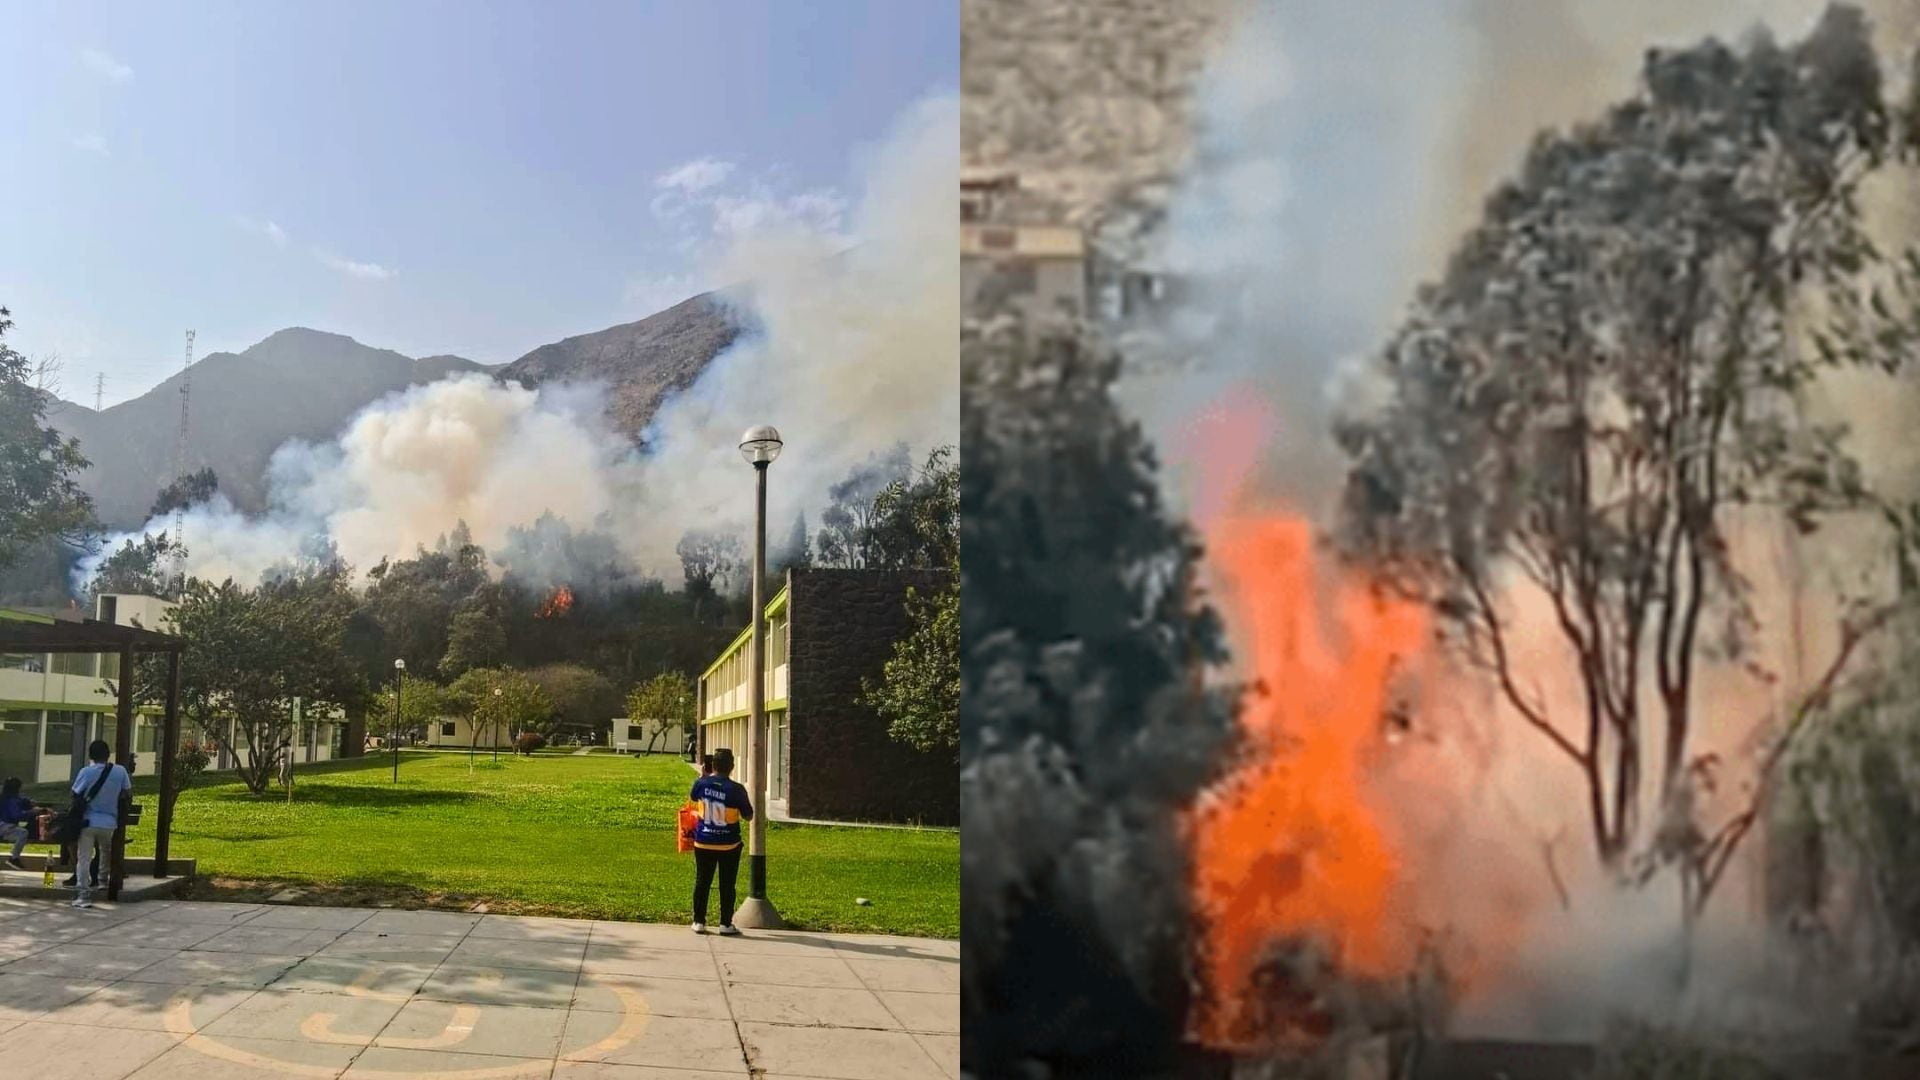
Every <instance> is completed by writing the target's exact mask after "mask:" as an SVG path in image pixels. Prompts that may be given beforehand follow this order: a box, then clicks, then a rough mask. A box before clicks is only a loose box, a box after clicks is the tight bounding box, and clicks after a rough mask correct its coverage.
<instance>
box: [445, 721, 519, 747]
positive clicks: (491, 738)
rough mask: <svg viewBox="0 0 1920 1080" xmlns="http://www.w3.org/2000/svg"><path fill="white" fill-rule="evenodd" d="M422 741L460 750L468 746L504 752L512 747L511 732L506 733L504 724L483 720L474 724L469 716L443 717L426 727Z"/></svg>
mask: <svg viewBox="0 0 1920 1080" xmlns="http://www.w3.org/2000/svg"><path fill="white" fill-rule="evenodd" d="M423 741H424V742H425V743H426V744H427V745H428V746H440V747H457V748H459V749H462V750H464V749H466V748H468V747H470V746H477V747H479V748H481V749H482V750H492V749H494V748H495V747H498V748H500V749H502V750H505V749H508V748H510V747H512V746H513V732H511V731H508V730H507V725H505V724H490V723H488V722H487V721H485V720H481V721H479V722H477V723H476V722H475V721H474V719H473V718H472V717H470V716H443V717H441V718H439V719H438V720H435V721H434V722H432V723H431V724H428V725H427V737H426V739H425V740H423Z"/></svg>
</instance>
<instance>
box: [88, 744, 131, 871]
mask: <svg viewBox="0 0 1920 1080" xmlns="http://www.w3.org/2000/svg"><path fill="white" fill-rule="evenodd" d="M111 754H112V751H111V750H109V749H108V747H107V743H106V740H105V739H95V740H93V745H91V746H89V747H87V757H88V758H90V759H92V761H93V764H91V765H88V766H87V767H86V768H84V769H81V770H80V775H78V776H76V777H74V778H73V793H74V794H75V795H85V794H86V793H87V792H88V791H90V790H92V788H93V785H94V782H95V781H97V780H100V778H101V773H102V772H103V771H104V772H105V774H106V779H105V781H104V782H103V783H101V784H100V790H98V791H96V792H94V795H93V798H92V799H91V800H90V801H88V803H87V827H86V828H85V829H82V830H81V831H80V842H79V843H78V844H77V845H76V847H77V850H76V851H75V852H74V854H73V865H74V868H75V872H74V875H73V887H74V892H75V893H76V894H77V895H75V896H74V898H73V906H74V907H77V908H90V907H92V906H93V890H94V888H95V887H96V886H98V885H99V884H100V882H99V879H98V878H96V877H95V876H94V874H92V873H82V872H80V871H81V869H82V868H90V867H89V864H91V863H92V862H93V860H94V857H95V856H97V855H99V854H100V853H101V852H102V851H106V850H108V849H109V848H110V847H111V846H112V844H113V830H115V829H117V828H119V827H120V798H121V796H123V795H126V794H128V793H130V792H131V791H132V790H133V777H131V776H130V775H128V773H127V770H126V768H125V767H124V766H120V765H114V764H112V763H110V762H109V761H108V760H107V759H108V758H109V757H110V756H111Z"/></svg>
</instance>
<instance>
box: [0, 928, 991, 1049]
mask: <svg viewBox="0 0 1920 1080" xmlns="http://www.w3.org/2000/svg"><path fill="white" fill-rule="evenodd" d="M959 990H960V947H959V943H958V942H954V941H939V940H929V939H923V938H896V937H883V936H869V935H854V934H814V933H803V932H784V933H771V932H760V931H749V932H748V933H747V934H746V935H744V936H742V937H739V938H721V937H717V936H706V937H701V936H698V935H695V934H694V933H692V932H691V931H690V930H688V929H687V928H686V927H684V926H666V925H656V924H647V923H621V922H588V921H584V920H571V919H542V918H520V917H515V916H506V915H470V914H459V913H453V912H436V911H391V910H385V911H376V910H368V909H358V908H326V907H288V906H268V905H257V904H208V903H190V902H168V901H147V902H143V903H134V904H120V905H104V904H103V905H101V906H100V907H97V908H94V909H93V910H91V911H75V910H73V909H72V908H69V907H67V906H65V904H63V903H61V902H59V901H49V900H38V899H35V900H27V899H15V898H8V897H0V1065H3V1066H4V1068H3V1069H0V1071H4V1072H5V1074H6V1075H8V1076H18V1077H23V1078H31V1080H66V1078H71V1080H118V1078H122V1077H136V1078H138V1080H178V1078H188V1080H228V1078H233V1080H239V1078H242V1077H267V1076H290V1077H301V1078H304V1080H330V1078H333V1077H341V1076H345V1077H367V1078H378V1080H401V1078H406V1080H418V1078H421V1077H447V1078H450V1080H533V1078H551V1080H722V1078H740V1077H748V1076H753V1077H764V1078H766V1080H781V1078H800V1077H832V1078H836V1080H895V1078H900V1080H922V1078H927V1077H932V1078H936V1080H937V1078H940V1077H948V1078H957V1077H958V1076H959V1071H960V1040H959V1035H958V1032H959V1024H960V997H959Z"/></svg>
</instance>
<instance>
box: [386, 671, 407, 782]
mask: <svg viewBox="0 0 1920 1080" xmlns="http://www.w3.org/2000/svg"><path fill="white" fill-rule="evenodd" d="M393 673H394V674H393V730H392V731H391V732H390V734H391V735H392V736H393V782H394V783H396V784H397V783H399V782H400V695H401V694H402V693H403V692H404V688H405V686H406V682H407V662H406V661H405V660H395V661H394V662H393Z"/></svg>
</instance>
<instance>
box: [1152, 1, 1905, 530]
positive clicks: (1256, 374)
mask: <svg viewBox="0 0 1920 1080" xmlns="http://www.w3.org/2000/svg"><path fill="white" fill-rule="evenodd" d="M1863 6H1864V7H1865V9H1866V10H1867V12H1868V15H1869V17H1870V18H1872V19H1873V20H1874V23H1875V26H1876V28H1877V30H1878V35H1879V43H1880V45H1881V47H1882V50H1883V52H1884V53H1885V54H1886V55H1887V56H1888V58H1889V64H1888V69H1889V72H1890V73H1891V74H1893V75H1895V76H1897V75H1898V74H1899V73H1900V72H1902V71H1904V70H1905V60H1906V57H1908V56H1910V55H1911V53H1912V49H1913V47H1914V45H1915V44H1916V43H1920V5H1913V4H1909V3H1905V2H1904V0H1869V2H1867V3H1865V4H1864V5H1863ZM1825 7H1826V2H1825V0H1622V2H1617V3H1605V4H1595V3H1589V2H1584V0H1353V2H1350V3H1345V4H1321V3H1314V2H1312V0H1242V2H1241V3H1240V4H1239V5H1238V8H1237V12H1238V14H1237V21H1236V22H1235V24H1234V25H1233V28H1232V30H1231V32H1230V33H1228V34H1226V35H1225V36H1224V38H1223V41H1222V44H1221V45H1220V47H1219V48H1218V50H1217V51H1216V53H1215V55H1214V56H1213V57H1212V58H1211V60H1210V62H1209V63H1208V65H1207V67H1206V69H1205V72H1204V74H1203V75H1202V77H1201V79H1200V82H1199V84H1198V85H1197V87H1196V90H1195V94H1194V98H1193V102H1192V106H1191V110H1192V111H1191V123H1192V124H1193V126H1194V129H1195V138H1194V151H1193V156H1192V159H1191V161H1190V163H1189V165H1188V167H1187V169H1186V170H1185V173H1184V176H1183V179H1182V181H1181V183H1180V185H1179V187H1178V190H1177V192H1176V194H1175V195H1174V198H1173V201H1172V203H1171V205H1170V206H1169V208H1168V217H1167V220H1166V222H1165V224H1164V227H1163V228H1161V229H1160V230H1159V231H1158V232H1157V234H1156V235H1154V236H1152V237H1150V238H1149V239H1148V241H1147V247H1148V249H1149V250H1150V251H1151V252H1153V255H1152V258H1153V259H1154V260H1155V261H1156V262H1157V263H1159V264H1161V265H1163V266H1164V267H1165V268H1167V269H1168V270H1171V271H1173V272H1175V273H1180V274H1185V275H1192V276H1194V277H1196V278H1198V279H1199V290H1198V295H1197V296H1196V297H1195V299H1194V301H1193V302H1192V303H1191V304H1188V305H1186V306H1185V307H1184V308H1183V309H1182V310H1181V311H1180V312H1179V313H1178V314H1177V316H1176V317H1175V318H1174V319H1173V320H1172V321H1171V323H1170V325H1169V326H1168V327H1167V329H1166V333H1165V335H1164V337H1165V340H1164V341H1162V342H1160V343H1157V344H1155V345H1154V346H1152V347H1151V349H1150V350H1148V351H1150V352H1152V353H1159V352H1161V351H1162V350H1164V351H1165V352H1166V354H1168V355H1167V356H1166V357H1165V359H1170V360H1172V361H1175V362H1177V363H1178V364H1179V365H1180V370H1179V372H1178V373H1177V374H1172V375H1153V374H1141V375H1136V376H1133V377H1132V378H1131V379H1130V381H1129V383H1128V385H1127V386H1126V387H1125V388H1124V393H1125V396H1126V400H1127V401H1128V403H1129V405H1130V406H1131V407H1132V408H1134V409H1135V411H1136V415H1138V416H1140V417H1141V418H1142V420H1143V422H1144V423H1145V424H1146V425H1147V427H1148V429H1149V431H1151V432H1152V433H1153V434H1154V435H1155V437H1156V441H1157V442H1158V443H1159V444H1160V445H1161V446H1162V447H1163V448H1164V449H1165V451H1166V453H1167V455H1168V457H1169V464H1170V466H1171V468H1170V476H1171V478H1172V480H1173V482H1172V483H1171V484H1170V487H1171V488H1172V489H1173V491H1174V492H1175V494H1176V496H1178V495H1179V493H1180V492H1181V491H1182V490H1183V489H1184V488H1185V487H1186V483H1185V480H1184V477H1185V476H1186V475H1187V473H1188V470H1189V468H1190V457H1191V441H1192V439H1193V436H1194V434H1195V431H1196V429H1195V427H1194V418H1195V416H1196V414H1198V413H1199V412H1201V411H1202V410H1203V409H1204V408H1205V407H1206V406H1208V405H1210V404H1212V403H1214V402H1216V401H1218V400H1219V399H1220V398H1221V397H1222V395H1224V394H1226V393H1227V392H1228V391H1229V390H1230V388H1233V387H1250V388H1252V389H1254V390H1256V391H1257V392H1258V393H1259V394H1260V396H1261V397H1262V398H1264V399H1265V400H1266V401H1267V403H1268V404H1269V405H1271V406H1272V407H1273V408H1274V409H1275V410H1276V415H1275V418H1274V425H1275V440H1274V444H1273V451H1272V453H1270V454H1269V455H1268V458H1269V464H1268V467H1267V468H1266V469H1265V470H1264V471H1263V477H1262V479H1263V480H1264V483H1265V488H1266V490H1268V491H1271V492H1274V493H1276V494H1281V495H1285V496H1286V497H1288V498H1290V499H1292V500H1293V501H1295V502H1296V503H1297V504H1301V505H1302V507H1303V508H1304V509H1309V510H1312V509H1315V508H1317V507H1319V506H1320V505H1322V503H1323V500H1324V499H1326V498H1327V497H1329V496H1330V495H1331V494H1332V492H1333V490H1334V489H1335V487H1336V486H1337V484H1338V481H1339V461H1338V458H1337V457H1336V456H1335V453H1334V450H1333V449H1332V447H1331V445H1330V440H1329V439H1328V437H1327V431H1328V422H1329V419H1330V417H1331V415H1332V414H1333V412H1334V411H1335V409H1337V408H1342V407H1356V406H1359V405H1360V404H1362V403H1364V401H1365V399H1366V395H1367V394H1368V393H1369V392H1371V388H1370V387H1369V386H1368V382H1367V378H1366V376H1365V373H1364V364H1363V363H1362V361H1363V360H1364V358H1365V357H1366V356H1367V355H1368V354H1369V353H1370V352H1371V351H1372V350H1373V349H1375V348H1376V347H1377V346H1378V344H1379V343H1380V342H1381V340H1382V339H1383V338H1384V336H1385V334H1386V332H1387V331H1388V330H1389V329H1390V328H1391V327H1392V325H1393V323H1394V322H1395V321H1396V319H1397V318H1398V316H1399V314H1400V313H1401V311H1402V310H1403V309H1404V307H1405V305H1406V304H1407V303H1408V301H1409V300H1410V299H1411V298H1412V294H1413V290H1414V288H1415V287H1416V286H1417V285H1418V284H1419V283H1420V282H1421V281H1422V280H1425V279H1428V278H1431V277H1434V276H1436V275H1437V274H1438V273H1439V271H1440V269H1441V268H1442V265H1443V262H1444V259H1445V257H1446V255H1447V253H1448V251H1449V250H1450V249H1451V248H1452V246H1453V244H1454V243H1455V242H1456V241H1457V240H1458V239H1459V238H1460V236H1461V235H1462V234H1463V233H1464V232H1465V231H1466V230H1467V229H1468V228H1469V227H1470V226H1471V225H1472V224H1473V221H1474V219H1475V218H1476V217H1477V216H1478V214H1479V209H1480V204H1481V202H1482V201H1483V200H1484V199H1485V198H1486V196H1487V195H1488V194H1489V193H1491V191H1492V190H1493V189H1494V187H1495V186H1496V185H1497V184H1498V183H1499V182H1500V181H1501V180H1503V179H1505V178H1506V177H1507V176H1509V175H1511V174H1512V172H1513V171H1514V170H1515V169H1516V168H1517V167H1518V165H1519V163H1520V160H1521V158H1522V156H1523V155H1524V153H1525V151H1526V148H1527V145H1528V143H1529V142H1530V141H1531V139H1532V138H1533V136H1534V135H1535V134H1536V133H1537V132H1538V131H1540V130H1541V129H1543V128H1549V127H1566V126H1568V125H1570V124H1573V123H1575V122H1578V121H1581V120H1585V119H1588V118H1591V117H1593V116H1596V115H1598V114H1599V112H1600V111H1601V110H1602V109H1604V108H1605V106H1606V105H1608V104H1609V103H1611V102H1614V101H1617V100H1619V99H1620V98H1622V97H1624V96H1625V95H1627V94H1628V93H1630V92H1631V91H1632V89H1633V87H1634V84H1635V79H1636V78H1637V76H1638V72H1639V69H1640V63H1641V60H1642V58H1643V56H1644V54H1645V52H1646V50H1647V49H1648V48H1650V47H1655V46H1659V45H1663V44H1664V45H1673V46H1681V45H1688V44H1691V43H1693V42H1695V41H1697V40H1699V39H1700V38H1702V37H1704V36H1708V35H1714V36H1718V37H1720V38H1722V39H1723V40H1728V41H1734V40H1738V39H1739V38H1740V37H1741V36H1742V35H1743V34H1745V33H1747V32H1748V31H1750V30H1751V29H1752V28H1753V27H1755V26H1756V25H1759V24H1761V23H1764V24H1765V25H1767V26H1768V27H1769V28H1770V29H1771V31H1772V33H1773V34H1774V36H1775V37H1776V38H1778V39H1780V40H1791V39H1794V38H1798V37H1800V36H1802V35H1803V34H1804V33H1805V32H1806V31H1807V30H1808V29H1809V28H1811V26H1812V25H1813V23H1814V22H1815V20H1817V18H1818V17H1819V14H1820V12H1821V11H1822V10H1824V8H1825ZM1898 202H1899V200H1898V199H1897V198H1890V199H1888V200H1886V203H1887V205H1885V206H1884V207H1883V208H1882V214H1883V216H1885V217H1887V218H1888V219H1889V220H1890V219H1891V218H1892V217H1893V215H1895V214H1897V213H1905V214H1906V215H1907V219H1908V221H1909V224H1908V225H1906V226H1904V227H1903V231H1906V232H1908V233H1909V234H1911V232H1912V225H1911V223H1910V222H1911V218H1912V214H1911V211H1910V210H1903V209H1901V208H1899V207H1897V206H1896V205H1895V204H1897V203H1898ZM1154 359H1162V358H1161V357H1158V356H1156V357H1154ZM1146 366H1148V367H1157V366H1159V365H1156V364H1149V365H1146ZM1867 398H1868V404H1869V405H1872V404H1878V405H1881V406H1882V407H1884V404H1885V401H1886V398H1885V396H1884V388H1880V390H1879V392H1878V393H1877V394H1869V395H1867ZM1850 403H1851V402H1850Z"/></svg>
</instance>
